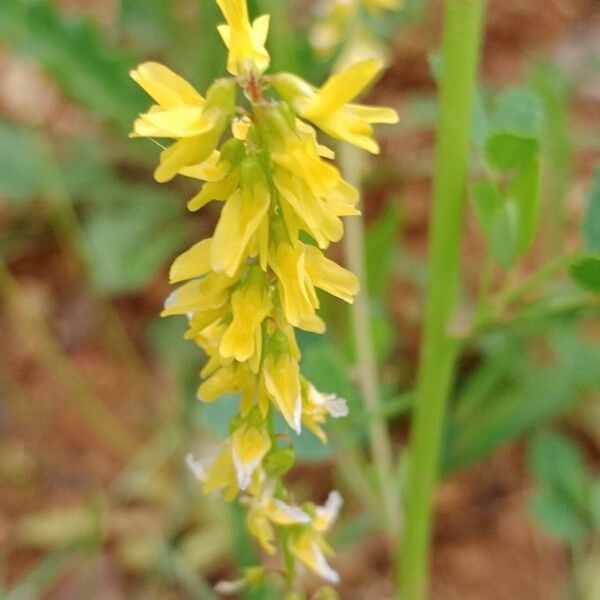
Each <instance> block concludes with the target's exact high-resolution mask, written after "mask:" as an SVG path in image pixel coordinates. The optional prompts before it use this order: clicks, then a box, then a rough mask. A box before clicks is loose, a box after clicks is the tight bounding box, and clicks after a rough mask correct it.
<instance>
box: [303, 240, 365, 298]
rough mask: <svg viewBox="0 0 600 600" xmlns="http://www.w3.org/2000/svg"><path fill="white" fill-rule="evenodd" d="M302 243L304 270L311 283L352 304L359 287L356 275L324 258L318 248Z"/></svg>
mask: <svg viewBox="0 0 600 600" xmlns="http://www.w3.org/2000/svg"><path fill="white" fill-rule="evenodd" d="M302 245H303V246H304V249H305V253H306V272H307V274H308V276H309V278H310V280H311V282H312V284H313V285H314V286H315V287H317V288H319V289H321V290H323V291H325V292H327V293H328V294H331V295H332V296H337V297H338V298H340V299H342V300H344V302H348V303H349V304H352V302H354V296H355V295H356V294H357V293H358V290H359V288H360V283H359V281H358V277H356V275H354V273H351V272H350V271H348V270H347V269H344V268H343V267H340V266H339V265H338V264H337V263H335V262H333V261H332V260H329V259H328V258H326V257H325V255H324V254H323V253H322V252H321V251H320V250H319V249H318V248H315V247H314V246H306V245H304V244H302Z"/></svg>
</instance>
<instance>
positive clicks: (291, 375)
mask: <svg viewBox="0 0 600 600" xmlns="http://www.w3.org/2000/svg"><path fill="white" fill-rule="evenodd" d="M262 376H263V381H264V385H265V388H266V391H267V393H268V394H269V396H270V398H271V399H272V401H273V403H274V404H275V406H276V407H277V408H278V409H279V412H280V413H281V414H282V416H283V418H284V419H285V420H286V422H287V424H288V425H289V426H290V427H291V428H292V429H293V430H294V431H295V432H296V433H298V434H300V431H301V420H302V395H301V392H300V371H299V368H298V362H297V361H296V360H295V359H294V358H293V357H292V356H291V355H290V354H289V353H288V352H279V351H275V352H268V353H267V354H266V356H265V360H264V363H263V368H262Z"/></svg>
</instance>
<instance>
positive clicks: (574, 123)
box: [0, 0, 600, 600]
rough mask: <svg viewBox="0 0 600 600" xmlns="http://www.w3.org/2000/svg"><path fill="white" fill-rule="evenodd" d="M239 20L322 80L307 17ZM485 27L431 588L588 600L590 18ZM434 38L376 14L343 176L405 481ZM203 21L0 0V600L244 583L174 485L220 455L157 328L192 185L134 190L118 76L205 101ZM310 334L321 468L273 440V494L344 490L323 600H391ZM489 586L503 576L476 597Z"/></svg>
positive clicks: (339, 337)
mask: <svg viewBox="0 0 600 600" xmlns="http://www.w3.org/2000/svg"><path fill="white" fill-rule="evenodd" d="M249 4H250V8H251V12H252V13H253V14H255V15H257V14H262V13H264V12H270V13H271V14H272V15H273V27H272V36H271V40H270V44H271V48H270V51H271V54H272V56H273V68H274V69H275V70H289V71H293V72H296V73H298V74H300V75H302V76H304V77H305V78H307V79H308V80H310V81H312V82H314V83H315V84H316V83H319V82H321V81H322V80H323V78H324V77H325V75H326V73H327V72H328V71H329V69H330V68H331V66H332V64H334V62H335V60H336V56H335V55H333V56H331V57H330V58H329V59H327V60H326V59H323V58H320V57H319V56H317V55H316V54H315V53H314V52H313V50H312V49H311V46H310V44H309V41H308V40H309V35H308V31H309V28H310V25H311V22H312V20H314V18H315V14H316V13H315V2H308V1H306V2H304V1H300V0H298V1H294V2H291V1H285V2H284V1H282V0H251V1H250V3H249ZM490 5H491V6H490V25H489V28H488V42H487V46H486V49H485V57H486V58H485V63H484V77H483V84H482V86H481V89H480V90H479V93H478V99H477V110H476V119H475V122H474V126H473V148H474V150H473V161H472V181H473V185H472V187H471V189H470V198H471V200H472V202H471V206H470V209H469V213H468V215H467V222H468V226H467V233H466V237H465V241H464V277H465V288H464V298H463V302H462V306H463V309H464V314H461V315H459V317H458V321H457V325H456V327H457V334H458V335H461V336H463V337H464V347H463V352H462V358H461V370H460V377H459V380H458V382H457V384H456V390H455V394H454V397H453V401H452V406H451V411H450V417H449V422H448V424H447V429H446V435H445V443H444V451H443V456H442V469H443V473H444V476H445V477H447V479H446V483H444V485H443V486H442V490H441V493H440V504H439V520H440V523H439V526H438V529H439V533H438V536H437V540H438V541H437V545H436V550H435V556H436V558H435V563H434V564H435V565H436V567H437V570H436V573H435V575H434V590H435V594H436V597H439V598H444V599H445V600H447V599H452V598H455V597H456V598H490V599H491V598H507V597H514V598H518V597H523V598H525V597H527V598H550V597H554V596H555V595H556V594H558V590H563V591H565V593H572V594H573V595H574V597H584V598H597V597H600V596H599V595H600V578H599V573H600V568H598V566H599V565H600V476H599V469H598V466H599V464H600V320H599V313H600V304H599V302H598V293H599V292H600V266H599V265H600V168H596V171H595V174H594V165H595V164H596V163H597V162H598V159H599V157H600V145H599V144H598V140H599V139H600V136H599V134H600V75H599V73H600V63H599V61H598V56H600V52H598V49H599V44H600V12H599V11H598V8H597V6H595V5H594V3H593V2H591V1H590V2H585V1H583V0H578V1H577V2H562V1H556V2H554V3H552V6H551V7H550V8H549V7H548V6H547V3H546V2H537V1H536V0H527V1H525V0H523V1H522V2H518V3H502V2H500V0H498V2H494V1H492V2H490ZM542 13H543V14H542ZM439 14H440V13H439V3H438V2H425V0H407V2H406V3H405V5H404V8H403V9H402V10H401V11H399V12H398V13H394V14H393V15H390V14H386V15H385V18H382V17H379V18H377V17H370V18H372V19H373V23H371V25H372V26H373V27H374V28H375V29H376V30H377V31H378V33H379V34H380V36H381V37H382V38H383V39H385V40H386V41H387V43H388V44H389V45H390V48H391V49H392V53H393V59H392V64H391V65H390V69H389V72H388V73H387V74H386V76H385V77H384V79H383V80H382V82H380V84H379V85H378V86H377V87H376V89H375V90H374V91H373V92H372V93H371V99H373V100H376V101H377V102H379V103H385V104H392V105H394V106H396V107H397V108H398V109H399V112H400V113H401V117H402V118H401V123H400V124H399V125H398V126H397V127H396V128H394V129H390V131H388V132H386V133H385V136H386V137H385V138H384V139H382V145H383V148H384V152H383V155H382V157H379V158H378V159H377V160H376V161H372V162H370V163H369V168H368V169H367V172H366V175H365V180H364V191H365V213H366V217H367V222H368V239H367V263H368V281H367V282H366V285H367V288H368V290H369V294H370V296H371V300H372V301H371V318H372V328H373V333H374V338H375V341H376V350H377V357H378V360H379V369H380V381H381V386H382V393H383V396H384V400H385V404H384V411H385V415H386V417H387V418H389V421H390V426H391V428H392V432H393V436H394V442H395V444H396V447H397V452H398V454H399V456H400V460H399V465H398V473H397V478H398V485H401V483H402V481H403V477H404V465H405V457H404V456H403V454H402V448H403V445H404V442H405V440H406V430H407V416H408V414H409V410H410V406H411V402H412V387H413V383H414V381H413V379H414V373H415V366H416V361H417V357H418V348H419V327H420V319H421V306H422V291H423V285H424V283H425V281H426V278H427V260H426V251H425V247H426V226H427V217H428V202H429V195H430V176H431V170H432V152H433V132H434V129H435V123H436V109H435V83H434V82H435V78H436V75H439V72H440V69H443V65H442V64H440V61H439V58H438V57H437V55H436V54H435V52H433V50H434V49H435V48H436V47H437V37H438V26H439ZM534 21H535V23H536V27H535V28H536V31H535V32H533V31H532V27H531V23H532V22H534ZM218 22H220V17H219V13H218V9H217V7H216V5H215V4H214V2H212V1H209V0H121V1H120V2H118V1H116V0H115V1H106V2H105V1H93V0H78V1H75V0H73V1H66V0H65V1H62V2H58V1H57V2H52V1H50V0H0V156H1V160H0V326H1V328H2V341H3V343H2V344H1V346H2V348H1V349H0V492H1V493H0V549H1V550H2V551H1V552H0V591H1V590H3V594H4V596H3V597H8V598H11V599H12V600H16V599H17V598H37V597H48V598H71V597H72V598H109V597H110V598H113V597H114V598H200V599H210V598H213V597H215V596H214V593H213V592H212V588H211V586H212V584H213V583H214V582H216V581H218V580H219V579H221V578H223V577H231V576H232V575H234V574H235V570H236V568H237V567H240V566H247V565H250V564H253V563H254V562H255V561H256V556H255V550H254V548H253V546H252V544H251V543H250V542H249V540H248V539H246V537H245V535H244V533H243V530H244V528H243V527H241V526H240V523H241V519H243V515H242V514H241V513H240V512H239V511H238V509H236V508H235V507H227V506H226V505H225V504H223V503H222V502H221V501H219V500H216V501H213V500H212V499H210V498H204V497H201V496H200V494H199V493H198V489H197V485H196V484H195V482H194V481H193V480H192V478H191V477H190V476H189V475H188V473H187V472H186V469H185V467H184V465H183V457H184V456H185V454H186V453H187V452H188V451H189V450H191V449H194V450H195V451H197V452H198V453H202V452H207V451H209V450H210V448H211V445H213V444H214V443H215V440H216V439H218V436H219V435H222V434H223V433H224V430H225V428H226V423H227V422H228V420H229V417H230V416H231V414H233V412H234V411H235V406H236V399H235V398H230V399H224V400H222V401H221V402H220V403H219V404H218V405H216V404H213V405H206V406H200V405H199V403H198V402H197V401H196V398H195V396H196V392H195V390H196V387H197V373H198V371H199V368H200V366H201V362H202V360H203V358H202V356H201V355H200V353H198V352H197V350H196V348H195V347H194V346H192V345H190V344H187V343H186V342H184V341H183V340H182V339H181V335H182V332H183V330H184V323H182V322H180V321H179V320H177V319H167V320H164V321H161V320H159V319H158V318H157V315H158V313H159V312H160V307H161V304H162V301H163V299H164V297H166V295H167V293H168V285H167V284H166V281H167V276H166V273H167V269H168V265H169V263H170V262H171V260H172V259H173V257H174V256H175V255H176V254H177V253H178V252H180V251H181V250H182V249H184V248H185V247H187V246H189V245H190V244H191V243H192V242H193V241H194V240H197V239H198V238H199V237H200V236H204V235H205V234H206V233H207V232H208V231H209V230H210V229H211V227H212V224H213V223H214V214H213V213H211V212H210V210H207V211H205V212H203V213H202V214H201V215H199V216H195V217H191V216H190V215H189V214H186V211H185V201H186V200H187V198H189V197H190V196H191V195H193V193H194V192H195V189H194V185H193V184H192V183H189V182H181V181H177V182H175V183H173V184H171V185H168V186H158V185H156V184H155V183H154V182H153V180H152V177H151V173H152V169H153V163H154V162H155V156H156V153H157V150H158V149H157V148H156V147H154V146H153V145H152V144H151V143H149V142H148V141H142V140H129V139H128V138H127V134H128V132H129V129H130V125H131V123H132V121H133V119H134V118H135V116H136V114H137V113H138V112H140V111H141V110H143V109H144V108H145V106H146V104H147V101H146V100H145V98H144V96H143V94H142V93H140V92H139V90H138V89H137V88H136V86H135V85H134V84H133V82H132V81H131V80H130V79H129V77H128V72H129V70H130V69H131V68H133V67H134V66H135V65H137V64H138V63H139V62H141V61H143V60H149V59H152V60H160V61H161V62H164V63H165V64H168V65H169V66H170V67H171V68H173V69H174V70H176V71H178V72H180V73H181V74H183V75H184V76H185V77H186V78H188V79H190V80H191V81H192V82H194V84H195V85H196V86H197V87H198V89H200V90H205V89H206V87H207V86H208V84H209V83H210V82H211V81H212V80H213V79H214V78H215V77H217V76H220V75H221V74H222V73H223V65H224V61H225V54H224V50H223V47H222V43H221V41H220V39H219V38H218V34H217V33H216V30H215V25H216V24H217V23H218ZM540 170H541V172H542V177H541V179H540V176H539V174H540ZM539 181H541V186H538V182H539ZM333 251H334V252H341V250H340V249H339V248H334V250H333ZM569 275H570V277H569ZM324 311H325V318H326V321H327V322H328V323H329V331H328V335H327V336H326V337H325V338H322V337H321V336H313V335H310V334H303V335H302V336H301V339H300V342H301V346H302V348H303V363H302V364H303V369H304V372H305V374H306V375H307V376H308V377H309V378H310V379H312V380H313V381H314V383H315V384H316V385H317V386H318V387H320V388H322V389H323V390H325V391H335V392H336V393H338V394H339V395H341V396H343V397H345V398H347V399H348V401H349V403H350V406H351V416H350V417H349V418H348V419H346V420H345V422H344V423H339V424H336V426H335V428H334V431H333V433H332V443H331V444H330V445H329V446H327V447H323V446H322V445H320V444H319V443H318V441H317V440H316V439H315V438H314V437H313V436H311V434H303V435H302V436H301V437H300V438H298V439H297V440H294V443H295V445H296V447H297V451H298V454H299V456H300V458H301V459H302V461H303V462H302V464H301V465H300V466H298V467H297V468H296V469H295V470H294V471H293V473H292V482H293V485H294V486H296V487H297V488H298V489H303V488H306V489H308V490H310V491H311V496H313V497H315V499H322V496H323V495H324V494H325V493H326V490H327V489H328V488H329V487H330V484H334V485H337V486H339V487H340V488H341V489H342V491H343V492H344V495H345V496H346V497H347V499H348V503H347V507H346V509H345V511H344V515H343V520H342V524H341V525H340V526H339V527H338V529H337V531H336V535H337V538H336V539H335V540H334V542H335V544H336V546H337V547H338V548H340V558H339V561H338V562H339V570H340V571H341V574H342V578H343V579H344V580H345V581H346V585H347V588H342V592H341V594H342V598H349V599H350V598H373V597H381V598H384V597H388V596H387V594H389V593H390V589H391V588H390V585H391V576H390V563H389V557H387V554H386V552H387V548H388V542H387V541H386V539H385V535H383V534H382V533H381V531H378V527H379V526H380V523H379V522H378V504H377V503H378V500H377V498H375V497H374V493H373V487H374V480H373V477H374V476H373V474H372V473H371V470H370V469H369V467H368V464H367V462H366V460H365V455H364V453H363V448H362V442H363V440H364V437H365V432H366V427H367V424H368V420H369V418H370V415H369V414H368V413H366V412H365V411H364V409H363V408H362V404H361V399H360V395H359V392H358V391H357V386H356V382H355V377H354V370H353V366H354V363H355V359H354V356H353V343H352V333H351V331H350V330H349V325H348V316H347V314H346V312H345V310H342V308H341V307H340V306H339V305H337V304H334V303H333V302H326V303H325V304H324ZM228 410H230V411H231V412H230V414H227V411H228ZM521 531H525V532H526V535H525V538H524V537H523V536H522V535H520V534H519V532H521ZM474 549H475V550H476V551H477V552H478V554H479V555H481V556H483V558H482V559H481V561H480V563H478V564H479V568H478V569H475V571H476V573H473V567H472V566H471V559H470V558H469V557H470V556H472V554H469V553H470V552H471V553H472V552H473V551H474ZM365 552H368V555H369V557H370V558H369V559H368V560H364V553H365ZM511 557H512V560H513V561H514V560H518V561H519V562H523V563H524V564H526V565H529V567H531V565H534V566H535V568H529V570H528V569H525V570H523V569H518V568H516V569H515V565H514V563H513V562H511ZM498 569H504V570H505V571H506V577H505V576H504V575H503V576H502V579H503V580H504V579H506V581H503V582H502V583H501V584H498V585H499V587H498V588H497V589H490V588H489V586H488V583H489V580H490V578H493V579H494V580H497V579H498ZM465 589H471V590H475V591H474V592H473V594H474V595H472V596H468V594H466V593H465V592H464V590H465ZM514 590H517V592H514ZM269 594H271V595H272V594H273V592H272V591H270V590H268V589H259V590H256V591H255V592H254V594H250V596H249V597H256V598H269V597H271V596H270V595H269ZM577 594H579V596H577ZM273 597H277V596H276V595H275V596H273Z"/></svg>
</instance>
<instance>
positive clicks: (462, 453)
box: [444, 370, 573, 472]
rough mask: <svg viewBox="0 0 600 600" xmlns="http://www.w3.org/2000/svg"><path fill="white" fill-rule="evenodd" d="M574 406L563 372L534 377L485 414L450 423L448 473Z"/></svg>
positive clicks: (501, 395)
mask: <svg viewBox="0 0 600 600" xmlns="http://www.w3.org/2000/svg"><path fill="white" fill-rule="evenodd" d="M572 402H573V396H572V393H571V390H570V386H569V383H568V382H567V381H566V380H565V378H564V377H563V376H561V374H560V373H559V372H556V371H550V370H546V371H543V372H542V373H537V374H535V375H534V373H530V375H529V378H528V379H526V380H524V381H520V382H519V385H516V386H514V387H513V388H508V389H505V390H504V391H500V392H498V394H497V395H496V396H495V397H494V398H493V401H490V402H489V404H488V405H487V406H485V410H480V411H477V412H476V413H473V414H472V415H471V417H470V418H469V419H466V420H465V421H463V422H460V423H457V422H454V421H453V419H450V422H449V431H448V435H449V440H448V444H449V448H448V451H447V452H446V453H444V454H445V455H446V456H445V457H444V463H445V464H444V471H446V472H449V471H454V470H456V469H459V468H463V467H466V466H468V465H470V464H473V463H474V462H476V461H477V460H480V459H481V458H483V457H484V456H488V455H489V454H490V453H491V452H493V451H494V450H495V449H496V448H498V447H500V446H501V445H502V444H504V443H506V442H508V441H510V440H515V439H517V438H519V437H520V436H521V435H523V434H524V433H526V432H527V431H528V430H529V429H531V428H532V427H534V426H536V425H539V424H540V423H544V422H546V421H547V420H548V419H552V418H554V417H556V416H558V415H560V414H563V413H564V412H565V411H566V410H567V409H568V408H569V407H570V406H572Z"/></svg>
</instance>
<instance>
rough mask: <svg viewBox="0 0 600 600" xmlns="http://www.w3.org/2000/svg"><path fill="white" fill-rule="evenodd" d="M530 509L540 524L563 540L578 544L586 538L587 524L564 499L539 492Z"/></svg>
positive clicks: (532, 499)
mask: <svg viewBox="0 0 600 600" xmlns="http://www.w3.org/2000/svg"><path fill="white" fill-rule="evenodd" d="M530 508H531V511H532V512H533V514H534V515H535V516H536V518H537V519H538V520H539V521H540V523H541V524H542V525H543V526H545V527H546V528H547V529H548V530H549V531H550V532H551V533H553V534H554V535H555V536H556V537H558V538H560V539H561V540H564V541H565V542H568V543H572V544H577V543H579V542H580V541H581V540H582V539H583V538H584V536H585V534H586V531H587V528H586V526H585V523H584V521H583V520H582V518H581V517H580V516H579V515H578V513H577V512H576V511H575V510H574V509H573V506H572V505H571V504H570V503H569V501H568V500H566V499H565V498H564V497H562V496H557V495H554V494H550V493H548V492H545V493H544V492H538V493H536V494H534V495H533V497H532V498H531V502H530Z"/></svg>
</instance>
